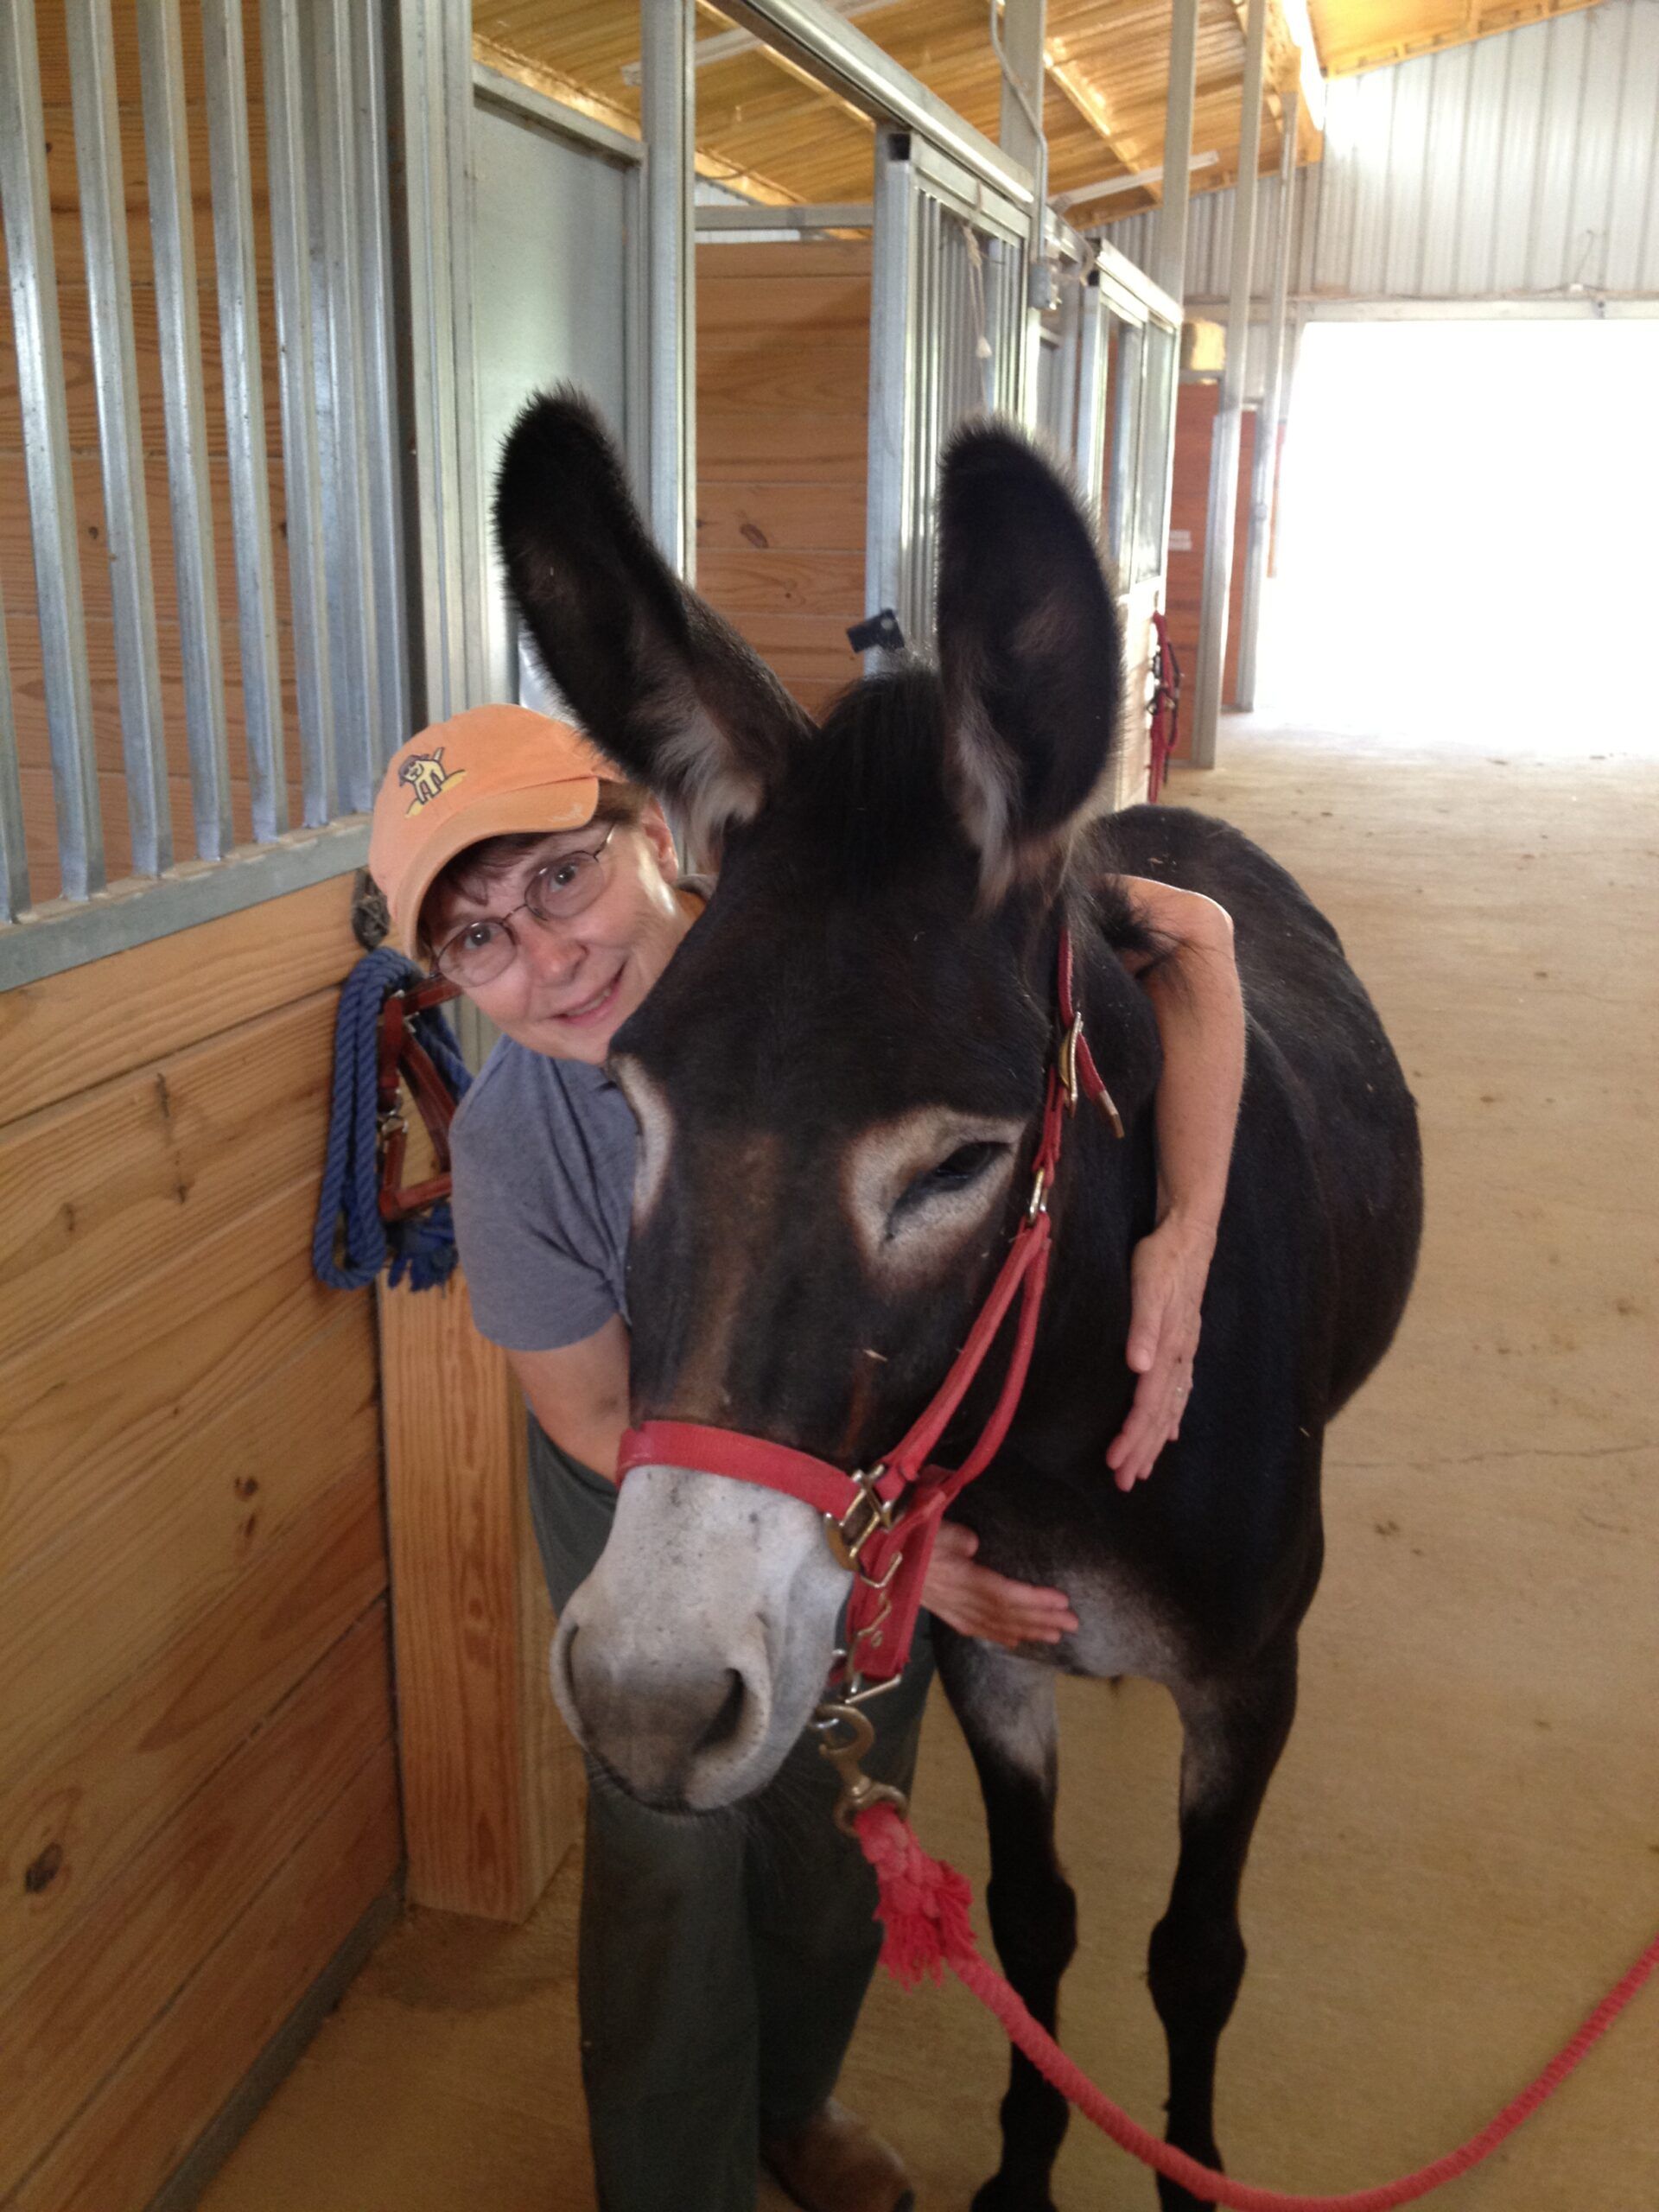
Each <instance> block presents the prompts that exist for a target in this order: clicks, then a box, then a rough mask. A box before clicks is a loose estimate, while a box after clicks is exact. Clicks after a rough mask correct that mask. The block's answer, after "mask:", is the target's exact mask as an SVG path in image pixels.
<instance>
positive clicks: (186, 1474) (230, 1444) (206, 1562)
mask: <svg viewBox="0 0 1659 2212" xmlns="http://www.w3.org/2000/svg"><path fill="white" fill-rule="evenodd" d="M359 1304H362V1305H366V1304H367V1300H359ZM366 1318H367V1317H366V1316H364V1317H363V1319H365V1320H366ZM340 1319H341V1320H342V1321H343V1322H346V1323H347V1324H348V1325H346V1326H339V1325H336V1326H335V1327H334V1328H333V1329H331V1330H329V1331H328V1332H327V1334H326V1335H325V1336H324V1337H323V1338H321V1341H320V1342H319V1343H317V1344H308V1345H306V1346H305V1347H304V1348H303V1349H302V1351H301V1352H300V1353H299V1354H298V1355H297V1357H295V1358H293V1359H291V1360H289V1361H287V1362H285V1363H283V1365H282V1366H281V1367H279V1368H277V1370H275V1371H274V1372H273V1373H271V1374H269V1375H267V1376H264V1378H263V1379H262V1381H261V1382H260V1383H259V1384H258V1386H257V1388H255V1389H251V1390H249V1391H247V1392H245V1393H244V1394H242V1395H238V1397H236V1398H235V1399H234V1400H233V1401H232V1403H231V1404H230V1405H229V1406H227V1407H226V1409H225V1410H224V1412H223V1413H222V1414H220V1415H219V1418H218V1419H217V1420H216V1421H210V1422H208V1423H207V1424H206V1425H205V1426H204V1427H200V1428H197V1427H192V1428H190V1429H188V1430H184V1429H180V1428H177V1427H175V1433H174V1436H173V1438H172V1440H171V1441H172V1448H171V1450H169V1451H167V1452H164V1453H160V1454H158V1455H157V1457H156V1460H155V1462H154V1464H153V1465H151V1466H150V1467H149V1468H148V1469H147V1470H146V1471H145V1478H144V1479H143V1481H140V1482H128V1483H124V1484H120V1485H118V1486H112V1496H111V1499H110V1501H109V1502H107V1503H106V1502H105V1500H104V1499H103V1498H101V1497H99V1498H97V1499H95V1500H93V1501H92V1502H90V1503H89V1506H88V1509H87V1510H86V1512H85V1513H83V1514H82V1515H81V1516H80V1517H79V1519H78V1520H77V1521H76V1522H74V1523H73V1525H72V1527H71V1528H69V1529H67V1530H66V1531H65V1535H64V1539H63V1540H62V1541H60V1542H58V1543H56V1544H54V1545H53V1546H52V1547H51V1548H49V1549H48V1550H44V1551H37V1552H36V1553H35V1554H33V1555H32V1556H31V1557H30V1559H29V1560H28V1561H27V1562H26V1563H25V1564H24V1565H23V1566H22V1567H19V1568H18V1569H16V1571H15V1572H14V1573H10V1574H8V1575H6V1576H5V1577H4V1579H3V1580H0V1682H3V1684H4V1686H5V1688H4V1695H3V1701H0V1770H3V1771H5V1772H7V1773H8V1774H12V1775H18V1776H22V1775H25V1774H28V1773H29V1772H32V1771H33V1770H35V1767H36V1766H37V1765H38V1764H40V1762H41V1761H42V1760H44V1759H46V1758H49V1757H50V1756H52V1755H53V1754H54V1751H59V1750H60V1749H63V1748H66V1747H67V1746H68V1745H70V1744H71V1743H72V1742H73V1738H74V1735H75V1732H76V1730H77V1728H78V1727H79V1726H81V1725H83V1724H84V1723H85V1721H86V1717H87V1716H88V1715H89V1714H91V1713H93V1712H94V1711H95V1709H96V1708H97V1707H98V1706H99V1704H100V1703H101V1702H102V1700H105V1698H107V1697H110V1696H111V1695H113V1694H116V1693H118V1691H120V1690H121V1689H122V1688H123V1686H124V1685H127V1686H131V1687H134V1688H138V1689H139V1690H141V1691H142V1690H143V1688H144V1687H145V1685H146V1681H147V1675H148V1671H149V1669H151V1668H152V1667H154V1666H156V1664H157V1662H158V1661H161V1660H162V1655H164V1654H165V1652H166V1650H167V1648H168V1644H169V1643H172V1642H173V1641H174V1639H175V1637H177V1636H178V1635H179V1634H180V1633H181V1631H182V1630H187V1629H188V1628H190V1627H191V1626H193V1625H194V1623H195V1622H197V1621H198V1620H200V1618H202V1617H203V1616H204V1615H205V1614H207V1613H208V1612H210V1611H213V1608H214V1607H215V1606H216V1605H219V1603H220V1602H221V1601H223V1600H224V1599H227V1598H229V1597H231V1596H232V1594H233V1593H234V1592H235V1591H236V1590H237V1589H238V1586H240V1585H241V1584H242V1583H243V1582H244V1581H245V1580H246V1579H247V1578H248V1576H249V1575H250V1574H251V1573H252V1571H253V1569H254V1567H255V1566H256V1564H257V1562H258V1561H259V1560H262V1559H263V1558H264V1554H266V1552H267V1551H268V1550H269V1549H270V1548H271V1546H272V1545H273V1544H276V1543H277V1542H279V1541H281V1539H282V1538H283V1536H285V1535H287V1533H288V1531H289V1529H291V1528H292V1527H293V1526H294V1525H295V1523H296V1522H298V1521H300V1520H302V1519H303V1518H304V1517H305V1516H306V1515H307V1514H308V1512H310V1511H311V1510H312V1509H313V1508H314V1507H315V1504H316V1502H317V1500H318V1499H319V1498H320V1497H322V1496H323V1495H324V1494H325V1493H326V1492H327V1491H329V1490H331V1489H332V1488H333V1487H334V1484H336V1483H337V1482H340V1481H342V1480H344V1479H345V1478H346V1476H347V1475H349V1474H352V1473H353V1472H357V1473H359V1474H361V1475H362V1476H364V1477H365V1479H367V1478H372V1476H373V1474H374V1473H375V1471H376V1470H377V1469H378V1464H379V1449H378V1442H379V1440H378V1406H377V1402H376V1399H377V1392H376V1383H377V1377H376V1374H375V1365H374V1353H373V1346H372V1342H371V1341H370V1340H369V1338H368V1337H367V1335H366V1333H365V1328H364V1327H363V1326H362V1325H359V1323H358V1317H357V1316H355V1315H342V1316H341V1317H340ZM83 1348H84V1349H86V1350H88V1351H89V1347H86V1340H85V1339H83ZM22 1472H23V1477H24V1480H25V1481H27V1480H28V1478H29V1469H28V1468H27V1465H25V1466H24V1468H23V1470H22ZM89 1487H91V1485H89ZM340 1625H341V1626H343V1625H344V1624H343V1623H341V1624H340Z"/></svg>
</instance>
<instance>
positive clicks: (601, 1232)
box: [450, 1037, 636, 1351]
mask: <svg viewBox="0 0 1659 2212" xmlns="http://www.w3.org/2000/svg"><path fill="white" fill-rule="evenodd" d="M635 1141H636V1140H635V1133H634V1125H633V1116H632V1112H631V1111H630V1109H629V1107H628V1103H627V1101H626V1099H625V1098H624V1097H623V1096H622V1094H621V1092H620V1090H618V1089H617V1087H616V1085H615V1084H613V1082H612V1081H611V1079H610V1077H608V1076H607V1074H606V1073H605V1072H604V1071H603V1070H602V1069H601V1068H595V1067H589V1066H588V1065H587V1064H586V1063H585V1062H584V1061H581V1060H550V1059H548V1058H546V1057H545V1056H544V1055H543V1054H542V1053H540V1052H531V1050H530V1048H529V1047H528V1046H524V1045H516V1044H514V1042H513V1041H512V1039H511V1038H510V1037H503V1038H502V1039H500V1040H499V1042H498V1043H497V1045H496V1046H495V1047H494V1049H493V1052H491V1054H490V1057H489V1058H488V1059H487V1060H486V1061H485V1063H484V1065H483V1068H482V1070H481V1071H480V1074H479V1076H478V1078H477V1080H476V1081H475V1082H474V1084H473V1085H472V1087H471V1089H470V1090H468V1091H467V1096H466V1097H465V1098H463V1099H462V1101H461V1106H460V1109H459V1110H458V1111H457V1113H456V1115H455V1118H454V1122H453V1124H452V1125H451V1128H450V1144H451V1148H452V1153H453V1158H454V1217H455V1241H456V1243H457V1244H458V1245H459V1247H460V1249H461V1266H462V1267H463V1268H465V1269H466V1271H467V1287H468V1289H469V1290H470V1291H471V1293H472V1300H473V1318H474V1320H475V1321H476V1322H477V1324H478V1325H479V1328H480V1330H481V1331H482V1332H483V1333H484V1335H486V1337H488V1338H491V1339H492V1341H493V1342H494V1343H496V1344H500V1345H502V1346H504V1347H505V1349H506V1350H507V1351H555V1350H556V1349H557V1348H558V1347H559V1346H561V1345H563V1344H579V1343H580V1342H581V1341H582V1338H584V1337H591V1336H592V1335H593V1333H594V1330H595V1329H599V1328H602V1327H603V1325H604V1324H605V1323H606V1322H607V1320H608V1319H610V1317H611V1315H612V1314H613V1313H620V1315H621V1316H622V1319H624V1320H625V1321H626V1319H627V1318H628V1289H627V1264H628V1231H629V1225H630V1218H631V1215H632V1201H633V1154H634V1144H635Z"/></svg>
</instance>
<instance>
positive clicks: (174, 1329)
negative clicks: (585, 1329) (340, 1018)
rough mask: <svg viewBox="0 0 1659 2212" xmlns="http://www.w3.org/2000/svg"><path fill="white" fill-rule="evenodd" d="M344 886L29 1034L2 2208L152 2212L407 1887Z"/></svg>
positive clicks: (198, 942)
mask: <svg viewBox="0 0 1659 2212" xmlns="http://www.w3.org/2000/svg"><path fill="white" fill-rule="evenodd" d="M348 900H349V884H348V883H347V882H346V881H344V880H340V881H335V882H333V883H328V884H323V885H321V886H319V887H316V888H315V889H312V890H308V891H303V892H297V893H293V894H291V895H290V896H289V897H287V898H285V899H281V900H277V901H274V902H271V903H270V904H267V905H265V906H256V907H253V908H251V909H250V910H248V911H247V912H242V913H238V914H234V915H231V916H228V917H226V918H224V919H222V920H219V921H215V922H212V923H209V924H207V925H203V926H201V927H200V928H197V929H194V930H190V931H183V932H181V933H180V934H178V935H175V936H173V937H169V938H162V939H160V940H159V941H157V942H156V943H155V944H149V945H143V946H140V947H138V948H137V949H136V950H131V951H128V952H123V953H118V954H116V955H114V956H112V957H110V958H108V959H105V960H102V961H99V962H95V963H90V964H88V965H87V966H85V967H81V968H76V969H70V970H68V971H67V972H66V973H64V974H62V975H59V976H53V977H51V978H49V979H48V980H47V981H45V982H40V983H35V984H30V985H28V986H26V987H23V988H19V989H16V990H13V991H10V992H9V993H7V994H5V995H3V996H0V1061H3V1065H4V1066H5V1068H6V1071H7V1081H6V1085H5V1089H4V1092H3V1096H0V1501H3V1516H0V1531H3V1533H0V1956H3V1958H4V1959H5V1961H6V1974H5V1976H4V1980H3V1986H0V2202H3V2203H4V2204H5V2205H6V2206H7V2208H8V2212H93V2208H96V2212H137V2208H139V2207H141V2206H144V2205H147V2204H148V2203H149V2202H150V2201H151V2199H152V2197H153V2196H155V2194H156V2191H157V2190H158V2189H159V2188H161V2186H162V2184H163V2183H165V2182H166V2180H167V2178H168V2176H169V2174H170V2173H172V2172H173V2171H174V2170H175V2167H176V2166H177V2165H178V2164H179V2162H180V2160H181V2158H183V2157H184V2156H185V2155H186V2154H188V2152H189V2150H190V2148H191V2146H192V2145H194V2143H195V2142H196V2140H197V2139H198V2138H199V2137H200V2135H201V2133H202V2131H203V2130H204V2129H205V2128H207V2126H209V2125H210V2123H211V2122H212V2121H213V2120H214V2117H215V2115H216V2114H218V2113H219V2111H220V2109H221V2107H223V2106H224V2104H225V2102H226V2099H227V2098H229V2097H230V2096H231V2095H232V2093H233V2092H235V2091H236V2090H237V2088H238V2085H239V2084H240V2083H241V2082H243V2080H244V2077H245V2075H247V2074H248V2072H249V2069H251V2067H252V2066H253V2065H254V2063H255V2061H256V2060H257V2058H258V2056H259V2054H260V2053H261V2051H262V2050H264V2047H265V2045H266V2044H267V2042H268V2040H269V2039H270V2037H271V2036H272V2035H273V2033H274V2032H276V2031H277V2030H278V2029H279V2028H280V2027H281V2026H282V2024H283V2022H284V2021H285V2020H286V2019H287V2018H288V2017H289V2014H290V2012H292V2011H293V2008H294V2007H295V2006H296V2005H297V2004H298V2003H299V2002H300V2000H301V1999H302V1998H303V1997H304V1996H305V1994H306V1993H307V1991H308V1989H310V1987H311V1986H312V1985H313V1983H314V1982H315V1980H316V1978H317V1977H318V1975H319V1974H320V1973H321V1971H322V1970H323V1969H324V1968H325V1967H327V1965H328V1962H329V1961H331V1959H333V1958H334V1955H335V1954H336V1952H337V1951H338V1950H339V1948H340V1946H341V1945H342V1944H344V1943H346V1941H347V1939H348V1938H350V1937H352V1936H353V1931H354V1930H356V1931H360V1930H361V1928H362V1925H363V1923H364V1922H365V1916H366V1915H369V1914H371V1912H372V1910H373V1909H374V1908H375V1907H376V1905H377V1901H381V1900H384V1899H385V1896H386V1893H387V1891H388V1889H389V1885H391V1884H392V1883H393V1881H394V1878H395V1875H396V1872H397V1865H398V1859H399V1855H400V1848H401V1847H400V1839H399V1827H398V1804H397V1771H396V1763H395V1757H394V1745H393V1736H392V1718H393V1717H392V1699H391V1675H390V1667H389V1659H388V1637H387V1620H386V1546H385V1532H384V1525H383V1511H382V1499H381V1485H380V1439H379V1418H378V1402H377V1389H378V1383H377V1362H376V1351H375V1331H374V1310H373V1306H372V1301H371V1300H369V1299H367V1298H366V1297H364V1296H361V1295H348V1294H343V1293H340V1292H334V1291H328V1290H324V1289H323V1288H321V1287H320V1286H319V1284H318V1283H317V1282H316V1281H315V1279H314V1277H313V1275H312V1272H311V1260H310V1241H311V1223H312V1217H313V1214H314V1212H315V1205H316V1195H317V1181H318V1174H319V1169H320V1164H321V1156H322V1150H323V1145H324V1140H325V1133H326V1128H327V1109H328V1076H329V1066H330V1058H331V1046H332V1039H333V1030H334V1010H335V1005H336V1001H337V986H338V984H339V982H340V977H341V976H343V975H344V974H345V972H346V969H348V968H349V967H350V966H351V964H352V963H353V960H354V959H355V958H356V957H357V946H356V944H355V943H354V942H353V938H352V936H351V933H350V930H349V927H348Z"/></svg>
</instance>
